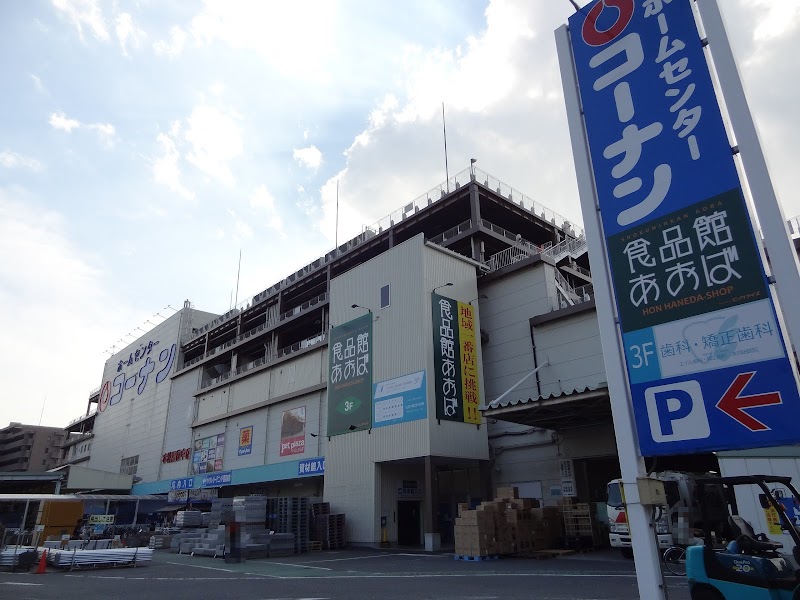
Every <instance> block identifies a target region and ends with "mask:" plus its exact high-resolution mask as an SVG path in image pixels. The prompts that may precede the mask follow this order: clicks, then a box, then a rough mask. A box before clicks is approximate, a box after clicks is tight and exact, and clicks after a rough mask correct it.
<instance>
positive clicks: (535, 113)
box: [312, 1, 580, 240]
mask: <svg viewBox="0 0 800 600" xmlns="http://www.w3.org/2000/svg"><path fill="white" fill-rule="evenodd" d="M558 11H560V12H561V13H563V18H564V20H566V18H567V16H568V15H569V13H570V11H571V9H570V7H569V4H568V3H566V2H565V3H564V6H559V7H555V8H554V7H551V6H550V4H549V3H547V5H545V3H541V5H540V3H528V2H506V1H493V2H491V3H490V4H489V6H488V8H487V9H486V19H487V21H486V28H485V30H484V31H482V32H481V34H480V35H478V36H477V37H474V38H469V39H468V40H467V43H466V44H465V45H464V46H463V47H461V48H454V49H447V48H444V49H443V48H436V47H434V48H427V49H425V48H420V47H415V46H410V47H407V48H406V50H405V54H404V60H403V73H402V80H401V81H400V82H399V89H400V90H402V91H398V92H395V93H391V92H390V93H386V94H385V95H384V96H383V98H382V100H381V101H379V102H378V104H377V105H376V106H375V108H374V109H373V110H372V112H371V113H370V115H369V119H368V125H367V127H366V128H365V129H364V130H363V131H361V132H358V133H356V134H355V135H354V136H353V141H352V144H351V145H350V147H349V148H348V149H347V150H346V151H345V156H346V159H347V162H346V168H345V169H343V170H342V171H341V172H340V173H338V174H336V175H333V176H331V177H330V179H328V181H327V182H326V183H325V184H324V185H323V186H322V190H321V205H322V206H321V208H322V210H321V211H319V212H316V213H314V214H313V215H312V218H314V219H315V220H316V221H317V227H318V228H319V229H320V231H322V232H323V233H324V234H325V235H326V236H327V237H328V238H329V239H332V238H333V237H334V235H335V232H334V222H335V214H336V206H335V203H336V180H337V179H338V180H339V184H340V185H339V232H338V238H339V240H343V239H349V237H352V236H353V235H356V234H358V233H359V232H360V231H361V227H362V226H364V225H372V224H374V223H375V222H376V221H378V220H379V219H382V218H383V217H385V216H386V215H388V214H389V213H391V212H392V211H395V210H396V209H398V208H399V207H401V206H403V205H404V204H406V203H408V202H410V201H411V200H413V199H414V198H416V197H417V196H419V195H420V194H423V193H424V192H425V191H426V190H428V189H430V188H431V187H432V186H433V185H434V184H435V183H438V182H443V181H444V179H445V169H444V157H443V148H442V102H443V101H444V103H445V106H446V111H447V115H446V117H447V136H448V140H447V142H448V154H449V168H450V175H451V176H452V175H454V174H455V173H456V172H459V171H461V170H462V169H464V168H466V167H468V165H469V159H470V158H472V157H476V158H478V159H479V166H480V167H483V168H484V169H485V170H487V171H488V172H489V173H492V174H493V175H495V176H497V177H501V178H503V179H505V180H507V182H508V183H510V184H512V185H514V186H515V187H516V188H517V189H520V190H522V191H524V192H525V193H526V194H527V195H528V196H529V197H531V198H534V199H536V200H538V201H539V202H541V203H542V204H546V205H547V206H548V207H550V208H552V209H554V210H556V211H557V212H560V213H562V214H564V216H565V217H567V218H569V219H570V220H573V221H578V222H579V221H580V211H579V206H578V200H577V189H576V185H575V183H574V181H575V175H574V170H573V168H572V162H571V160H570V159H569V157H570V156H571V149H570V145H569V135H568V130H567V125H566V119H565V115H564V113H565V110H564V107H563V101H562V99H561V94H560V89H561V81H560V77H559V72H558V67H557V61H556V57H555V51H554V49H553V41H552V24H553V23H558V17H557V16H556V14H554V13H556V12H558ZM531 57H537V58H536V60H531ZM475 82H485V83H486V85H478V86H477V87H476V85H475ZM387 190H391V192H390V193H387Z"/></svg>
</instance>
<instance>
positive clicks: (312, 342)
mask: <svg viewBox="0 0 800 600" xmlns="http://www.w3.org/2000/svg"><path fill="white" fill-rule="evenodd" d="M326 340H327V336H326V335H325V334H324V333H318V334H317V335H313V336H311V337H309V338H306V339H304V340H301V341H299V342H295V343H294V344H292V345H290V346H285V347H283V348H280V349H279V350H277V351H275V352H271V353H269V354H267V355H266V356H263V357H261V358H258V359H256V360H254V361H251V362H249V363H245V364H243V365H241V366H239V367H238V368H237V369H235V370H231V371H226V372H225V373H222V374H221V375H219V376H217V377H212V378H211V379H209V380H207V381H203V382H202V383H201V384H200V389H201V390H202V389H205V388H207V387H211V386H212V385H215V384H217V383H220V382H222V381H225V380H227V379H230V378H231V377H235V376H237V375H241V374H242V373H245V372H247V371H250V370H251V369H256V368H258V367H261V366H263V365H266V364H268V363H271V362H274V361H276V360H278V359H279V358H283V357H284V356H288V355H290V354H294V353H295V352H298V351H300V350H304V349H306V348H310V347H312V346H316V345H318V344H321V343H323V342H325V341H326Z"/></svg>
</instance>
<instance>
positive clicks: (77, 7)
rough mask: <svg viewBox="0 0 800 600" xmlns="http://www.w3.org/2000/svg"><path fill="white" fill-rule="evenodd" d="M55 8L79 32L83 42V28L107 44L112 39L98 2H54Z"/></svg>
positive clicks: (66, 0)
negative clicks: (86, 28)
mask: <svg viewBox="0 0 800 600" xmlns="http://www.w3.org/2000/svg"><path fill="white" fill-rule="evenodd" d="M53 6H54V7H55V8H56V10H58V11H60V12H61V13H62V14H63V16H65V17H66V18H67V19H68V20H69V21H70V22H71V23H72V24H73V25H74V26H75V28H76V29H77V30H78V35H79V36H80V38H81V41H84V42H85V41H86V39H85V38H84V37H83V28H84V26H85V27H88V28H89V30H90V31H91V32H92V34H93V35H94V37H95V39H98V40H101V41H104V42H107V41H108V40H109V39H110V36H109V34H108V28H107V27H106V20H105V17H104V16H103V11H102V10H101V9H100V7H99V6H98V2H97V0H53Z"/></svg>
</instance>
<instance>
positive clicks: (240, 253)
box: [233, 248, 242, 306]
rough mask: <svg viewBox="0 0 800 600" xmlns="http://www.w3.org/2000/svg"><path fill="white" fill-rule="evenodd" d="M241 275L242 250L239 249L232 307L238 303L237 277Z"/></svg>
mask: <svg viewBox="0 0 800 600" xmlns="http://www.w3.org/2000/svg"><path fill="white" fill-rule="evenodd" d="M241 273H242V249H241V248H239V268H238V269H237V270H236V298H235V299H234V301H233V305H234V306H236V305H237V304H238V303H239V275H241Z"/></svg>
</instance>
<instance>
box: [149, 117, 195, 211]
mask: <svg viewBox="0 0 800 600" xmlns="http://www.w3.org/2000/svg"><path fill="white" fill-rule="evenodd" d="M178 127H179V126H178V124H177V123H176V124H173V127H172V132H173V133H174V134H177V132H178ZM156 141H157V142H158V144H159V146H161V156H160V157H159V158H157V159H156V160H155V161H154V162H153V178H154V179H155V181H156V183H159V184H161V185H165V186H167V187H168V188H169V189H170V190H172V191H173V192H175V193H177V194H178V195H180V196H182V197H183V198H186V199H187V200H193V199H194V197H195V196H194V192H192V191H191V190H189V189H188V188H186V186H185V185H183V182H182V175H181V169H180V166H179V165H178V161H179V160H180V152H178V148H177V146H176V144H175V140H174V139H173V138H172V137H170V136H169V135H167V134H165V133H160V134H158V137H157V138H156Z"/></svg>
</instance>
